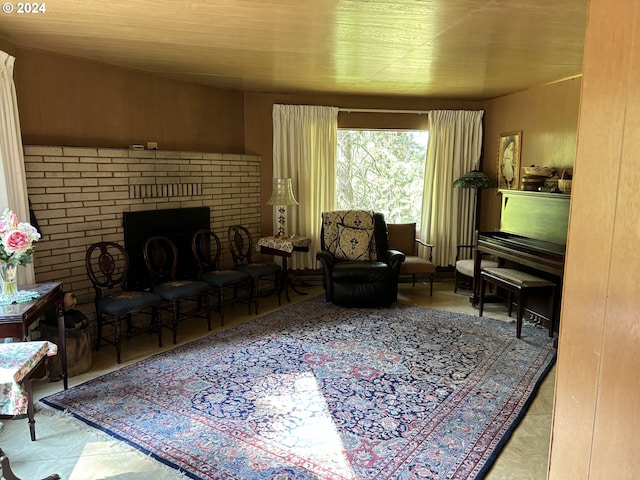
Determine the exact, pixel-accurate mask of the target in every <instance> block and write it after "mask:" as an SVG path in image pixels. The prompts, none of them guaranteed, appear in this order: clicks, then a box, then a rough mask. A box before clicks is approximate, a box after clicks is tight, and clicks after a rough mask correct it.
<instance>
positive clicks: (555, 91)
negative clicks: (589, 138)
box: [480, 78, 582, 230]
mask: <svg viewBox="0 0 640 480" xmlns="http://www.w3.org/2000/svg"><path fill="white" fill-rule="evenodd" d="M581 83H582V82H581V79H580V78H575V79H572V80H566V81H564V82H559V83H555V84H552V85H546V86H544V87H538V88H532V89H530V90H526V91H524V92H518V93H514V94H511V95H506V96H504V97H500V98H496V99H494V100H491V101H488V102H486V104H485V106H484V108H485V111H486V113H485V130H484V162H483V170H484V172H485V173H486V174H487V175H489V176H490V177H491V178H497V169H498V165H497V162H498V135H499V134H501V133H505V132H512V131H515V130H521V131H522V155H521V165H522V166H526V165H548V166H551V167H558V168H562V167H567V166H572V165H573V162H574V159H575V151H576V133H577V130H578V110H579V108H578V107H579V102H580V87H581ZM500 201H501V196H500V195H497V194H496V191H495V190H487V191H482V192H481V206H482V213H481V215H480V229H481V230H496V229H498V228H499V227H500Z"/></svg>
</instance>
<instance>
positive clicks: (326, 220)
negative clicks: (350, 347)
mask: <svg viewBox="0 0 640 480" xmlns="http://www.w3.org/2000/svg"><path fill="white" fill-rule="evenodd" d="M320 246H321V249H322V250H321V251H319V252H318V253H317V254H316V259H317V260H318V261H320V263H321V264H322V269H323V277H322V282H323V286H324V289H325V297H326V300H327V301H328V302H333V303H335V304H338V305H344V306H388V305H391V304H392V303H394V302H395V301H397V299H398V276H399V274H400V266H401V264H402V262H403V261H404V259H405V256H404V254H403V253H402V252H399V251H397V250H389V239H388V234H387V224H386V222H385V220H384V215H382V214H381V213H373V212H369V211H363V210H348V211H335V212H324V213H323V214H322V230H321V233H320Z"/></svg>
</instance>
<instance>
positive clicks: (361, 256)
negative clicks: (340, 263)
mask: <svg viewBox="0 0 640 480" xmlns="http://www.w3.org/2000/svg"><path fill="white" fill-rule="evenodd" d="M371 237H373V229H363V228H351V227H345V226H344V225H338V242H337V245H336V247H337V248H336V252H335V256H336V258H339V259H342V260H369V247H370V245H371Z"/></svg>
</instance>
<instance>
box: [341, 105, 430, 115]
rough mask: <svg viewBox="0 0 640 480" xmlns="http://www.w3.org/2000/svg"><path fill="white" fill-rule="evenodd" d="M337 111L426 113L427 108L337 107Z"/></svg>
mask: <svg viewBox="0 0 640 480" xmlns="http://www.w3.org/2000/svg"><path fill="white" fill-rule="evenodd" d="M338 111H339V112H347V113H351V112H353V113H413V114H415V115H426V114H428V113H429V110H388V109H385V108H342V107H341V108H338Z"/></svg>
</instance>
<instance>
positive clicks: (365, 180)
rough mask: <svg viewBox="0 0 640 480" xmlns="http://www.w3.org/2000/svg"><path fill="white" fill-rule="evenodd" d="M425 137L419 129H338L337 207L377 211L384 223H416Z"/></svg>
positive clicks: (418, 219) (420, 195) (422, 178)
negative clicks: (381, 215)
mask: <svg viewBox="0 0 640 480" xmlns="http://www.w3.org/2000/svg"><path fill="white" fill-rule="evenodd" d="M428 138H429V133H428V132H426V131H423V130H411V131H406V130H402V131H400V130H343V129H340V130H338V158H337V167H336V168H337V171H336V196H337V207H338V209H340V210H349V209H365V210H373V211H376V212H382V213H384V216H385V219H386V220H387V222H389V223H411V222H416V223H417V224H418V228H419V226H420V211H421V207H422V191H423V185H424V168H425V159H426V154H427V142H428Z"/></svg>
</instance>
